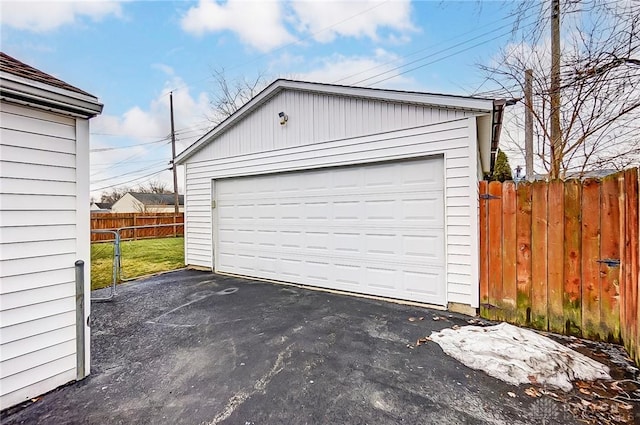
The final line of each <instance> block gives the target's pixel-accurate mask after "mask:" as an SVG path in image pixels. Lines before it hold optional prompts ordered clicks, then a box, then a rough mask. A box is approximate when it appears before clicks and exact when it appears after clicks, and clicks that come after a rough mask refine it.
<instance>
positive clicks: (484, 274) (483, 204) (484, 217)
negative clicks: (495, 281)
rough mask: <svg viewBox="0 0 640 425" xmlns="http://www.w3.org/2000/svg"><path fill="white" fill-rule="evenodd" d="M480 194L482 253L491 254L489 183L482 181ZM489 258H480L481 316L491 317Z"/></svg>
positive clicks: (484, 256)
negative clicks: (489, 311)
mask: <svg viewBox="0 0 640 425" xmlns="http://www.w3.org/2000/svg"><path fill="white" fill-rule="evenodd" d="M479 193H480V210H479V214H480V217H479V219H480V220H479V221H480V252H489V223H488V219H489V200H488V199H487V198H486V196H487V195H488V194H489V185H488V182H487V181H481V182H480V186H479ZM488 305H489V257H488V256H487V255H481V256H480V315H481V316H482V317H489V313H488V310H489V309H488Z"/></svg>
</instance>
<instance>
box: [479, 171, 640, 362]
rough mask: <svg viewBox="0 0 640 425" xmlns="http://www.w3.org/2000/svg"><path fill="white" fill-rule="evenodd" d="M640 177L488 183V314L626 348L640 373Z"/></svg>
mask: <svg viewBox="0 0 640 425" xmlns="http://www.w3.org/2000/svg"><path fill="white" fill-rule="evenodd" d="M638 202H639V201H638V169H630V170H626V171H622V172H620V173H617V174H614V175H611V176H607V177H605V178H603V179H601V180H595V179H587V180H583V181H581V180H567V181H552V182H544V181H538V182H534V183H519V184H518V185H516V184H515V183H513V182H505V183H500V182H490V183H489V182H486V181H483V182H480V252H481V255H480V304H481V308H480V314H481V316H482V317H485V318H488V319H492V320H504V321H507V322H511V323H515V324H518V325H523V326H529V327H533V328H536V329H541V330H548V331H552V332H558V333H564V334H567V335H575V336H580V337H585V338H590V339H595V340H604V341H611V342H623V343H624V344H625V347H626V348H627V350H628V351H629V353H630V354H631V355H632V357H633V358H634V359H635V360H636V362H637V363H639V364H640V351H639V346H640V345H639V344H640V333H639V329H638V322H639V321H640V309H639V303H638V270H639V267H638V265H639V255H640V251H639V246H638V237H639V235H638V229H639V226H640V221H639V215H638V209H639V204H638Z"/></svg>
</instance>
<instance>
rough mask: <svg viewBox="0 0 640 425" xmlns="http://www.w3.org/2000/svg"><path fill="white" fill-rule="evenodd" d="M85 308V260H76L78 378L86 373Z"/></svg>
mask: <svg viewBox="0 0 640 425" xmlns="http://www.w3.org/2000/svg"><path fill="white" fill-rule="evenodd" d="M84 317H85V308H84V261H82V260H78V261H76V379H77V380H80V379H82V378H84V377H85V376H86V373H85V362H84V356H85V332H84V331H85V320H84Z"/></svg>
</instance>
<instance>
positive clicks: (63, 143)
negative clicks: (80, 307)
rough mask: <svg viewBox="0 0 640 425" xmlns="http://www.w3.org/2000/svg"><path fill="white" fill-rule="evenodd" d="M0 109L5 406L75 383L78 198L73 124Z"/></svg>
mask: <svg viewBox="0 0 640 425" xmlns="http://www.w3.org/2000/svg"><path fill="white" fill-rule="evenodd" d="M0 106H1V108H0V114H1V116H0V170H1V171H0V295H1V296H2V305H0V351H1V352H2V362H1V363H0V370H1V376H0V379H1V385H0V388H1V398H0V401H1V404H2V406H3V407H7V406H11V405H14V404H16V403H20V402H22V401H24V400H26V399H29V398H32V397H35V396H37V395H39V394H41V393H43V392H46V391H49V390H51V389H53V388H55V387H57V386H59V385H61V384H64V383H66V382H68V381H70V380H73V379H75V378H76V346H75V327H76V323H75V283H74V282H75V280H74V277H75V272H74V262H75V260H76V259H78V258H79V257H78V255H79V253H78V241H77V236H78V225H77V204H78V202H79V199H78V197H77V184H76V179H77V176H76V174H77V169H76V149H75V147H76V138H77V134H76V133H77V132H76V125H77V123H76V119H75V118H70V117H67V116H63V115H59V114H55V113H50V112H45V111H41V110H36V109H33V108H28V107H24V106H18V105H14V104H10V103H7V102H2V103H1V104H0ZM87 159H88V158H86V159H85V160H87ZM87 210H88V200H87ZM82 243H83V244H84V243H85V242H82ZM86 243H87V244H88V241H87V242H86Z"/></svg>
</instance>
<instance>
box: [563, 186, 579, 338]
mask: <svg viewBox="0 0 640 425" xmlns="http://www.w3.org/2000/svg"><path fill="white" fill-rule="evenodd" d="M581 189H582V186H581V185H580V182H579V181H578V180H569V181H567V182H565V183H564V250H563V251H564V257H563V258H564V261H563V263H564V264H563V266H564V273H563V274H564V285H563V288H562V289H563V313H564V314H563V317H564V324H565V329H564V332H565V333H566V334H567V335H573V336H582V249H581V247H582V245H581V242H582V225H581V222H582V208H581V205H582V191H581Z"/></svg>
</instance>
